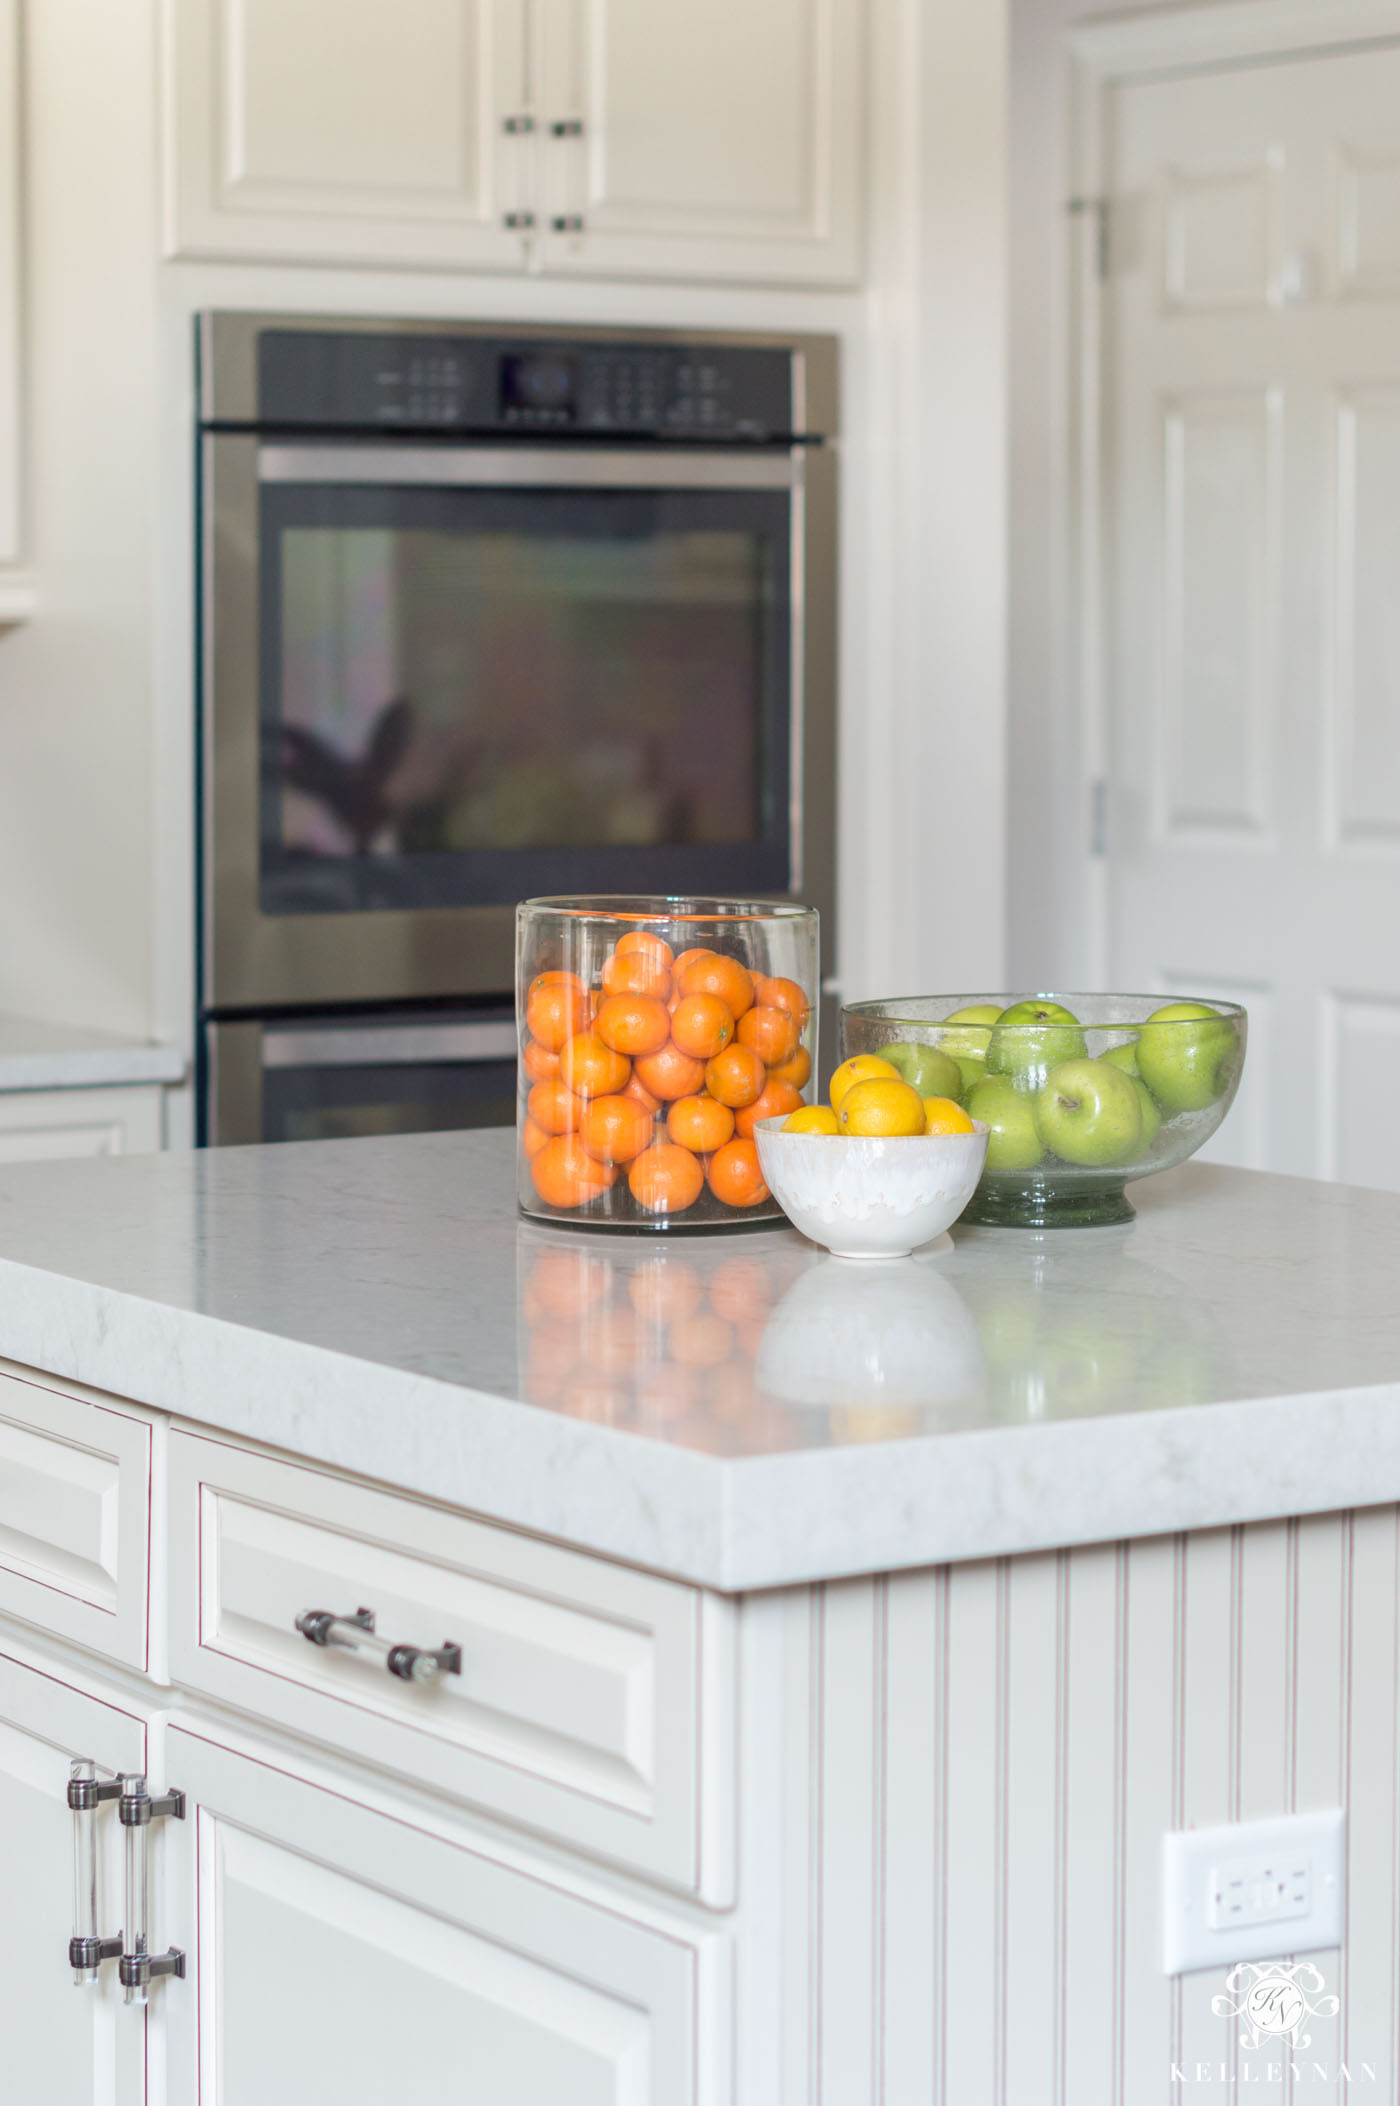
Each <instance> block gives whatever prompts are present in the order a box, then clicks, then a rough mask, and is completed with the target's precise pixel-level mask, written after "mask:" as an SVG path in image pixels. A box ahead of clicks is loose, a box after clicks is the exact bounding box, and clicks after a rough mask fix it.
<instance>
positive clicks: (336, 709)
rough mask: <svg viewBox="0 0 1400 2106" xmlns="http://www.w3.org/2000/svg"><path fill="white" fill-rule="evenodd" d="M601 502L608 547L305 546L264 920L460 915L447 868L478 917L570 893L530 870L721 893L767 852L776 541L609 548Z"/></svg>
mask: <svg viewBox="0 0 1400 2106" xmlns="http://www.w3.org/2000/svg"><path fill="white" fill-rule="evenodd" d="M614 502H615V503H618V504H619V506H620V507H621V508H625V507H626V506H627V505H628V504H629V503H632V504H635V503H636V500H635V499H629V498H626V497H624V498H622V499H620V500H614ZM588 503H589V509H590V520H589V531H587V532H577V531H576V532H559V531H555V532H550V531H547V530H521V529H520V528H519V527H518V526H515V527H512V526H511V525H510V524H509V523H507V522H505V521H502V522H501V523H499V524H497V525H494V526H491V527H488V526H485V525H483V526H481V527H478V528H476V529H475V530H471V531H444V530H442V529H441V528H440V527H436V526H433V525H430V524H426V523H423V524H403V525H384V524H368V523H365V524H358V523H353V522H351V521H347V520H343V519H342V520H340V521H337V522H335V523H311V522H306V523H291V522H288V523H286V524H285V525H283V527H282V529H281V532H280V535H279V538H278V550H279V561H278V564H277V589H276V593H275V601H276V610H275V611H276V627H275V634H274V635H272V636H271V637H265V640H264V641H265V659H266V658H268V657H272V656H274V654H275V679H274V681H272V682H270V683H269V684H268V685H269V686H270V687H271V689H272V690H273V693H274V695H275V700H276V710H275V715H274V716H272V718H271V719H270V720H268V719H267V718H266V717H265V722H264V764H263V820H262V836H263V877H264V885H263V890H264V907H265V910H267V909H269V908H270V909H271V910H272V911H278V909H279V908H280V909H281V911H291V912H296V911H307V910H308V909H309V910H311V911H316V910H317V908H318V907H319V908H320V909H321V910H322V911H326V910H330V911H333V910H334V908H335V907H336V905H338V904H340V903H341V896H342V895H343V896H344V904H345V905H346V906H347V907H350V906H359V907H363V906H365V905H369V904H373V903H376V902H377V903H381V904H384V905H392V904H400V903H403V904H431V903H433V902H434V900H435V899H439V898H440V900H441V903H442V904H451V903H454V902H453V901H452V899H451V898H449V897H447V896H444V895H442V894H441V890H440V889H439V891H438V892H435V891H434V889H433V873H434V872H436V876H437V878H438V879H439V880H440V881H441V884H442V885H445V886H446V887H447V888H448V891H449V892H450V890H451V888H452V886H453V885H454V884H455V883H457V882H459V881H460V880H461V877H462V873H463V872H464V871H466V872H469V873H471V874H472V876H473V881H474V883H475V886H476V890H477V896H480V893H481V889H482V886H483V885H485V886H486V887H487V888H488V889H495V890H496V891H497V893H498V895H499V896H502V897H518V896H521V892H522V890H525V891H528V890H531V889H551V885H550V882H549V880H548V879H545V881H544V882H542V883H539V884H536V883H535V882H534V880H533V878H532V877H531V876H530V875H529V874H528V873H527V872H526V865H527V864H528V863H529V862H530V860H531V859H533V860H534V862H535V863H536V864H537V865H538V864H539V863H540V858H541V857H546V858H549V857H555V856H558V855H564V856H570V855H572V856H574V857H579V856H583V857H585V858H588V857H592V858H594V859H595V860H596V858H597V857H598V856H599V855H601V856H603V857H604V858H607V857H609V856H613V857H615V856H617V855H619V854H623V853H624V852H627V851H631V852H633V853H634V854H637V853H640V854H642V855H646V854H647V853H648V852H651V853H652V854H663V853H665V852H671V853H674V852H675V851H677V850H681V851H685V850H697V851H703V850H708V851H709V852H710V855H711V858H712V859H713V860H714V862H715V867H716V871H717V873H718V871H719V870H720V869H721V868H722V867H723V858H724V854H725V852H726V851H728V852H730V853H734V852H737V851H738V850H740V848H741V847H742V846H744V845H748V846H750V847H751V846H752V845H753V844H755V843H757V842H759V841H760V840H761V838H762V836H763V835H764V833H765V831H766V830H768V827H769V820H770V818H771V807H772V804H773V793H774V783H773V780H772V777H773V769H772V765H771V749H772V747H773V744H774V738H775V731H776V727H775V726H774V724H773V723H772V721H771V719H772V717H773V709H772V692H773V690H774V686H775V671H776V656H777V654H776V652H775V643H777V642H778V630H779V628H780V626H781V624H780V621H779V616H778V610H779V608H780V607H781V604H782V595H783V592H784V591H785V586H784V585H783V583H782V581H780V580H779V579H777V578H776V577H775V574H774V555H773V548H774V541H773V537H772V536H771V535H770V534H768V533H765V532H763V531H761V530H755V529H754V528H752V527H745V526H743V525H740V524H738V523H734V524H728V525H721V524H718V523H716V524H714V525H701V524H697V523H690V524H688V525H685V524H680V523H677V524H675V525H671V526H667V525H663V524H659V523H658V522H656V521H655V520H653V521H652V523H651V530H650V531H648V532H645V533H641V534H639V533H636V532H635V531H633V532H628V531H614V532H611V533H609V532H606V531H600V528H601V527H602V525H603V521H602V520H600V519H599V517H598V512H599V509H600V507H603V508H604V509H606V503H607V500H605V499H600V498H598V497H596V496H593V497H590V499H589V500H588ZM628 524H629V522H628V521H627V519H626V517H625V511H624V516H623V517H622V518H620V519H619V520H618V522H617V525H618V527H619V528H622V529H625V528H626V526H627V525H628ZM268 611H271V610H268ZM268 670H269V671H272V670H273V666H271V665H269V668H268ZM265 692H266V690H265ZM783 728H784V729H785V727H783ZM503 859H504V860H503ZM347 865H354V866H355V869H356V873H357V874H356V876H355V879H354V883H353V886H352V887H351V888H350V891H352V892H353V894H354V897H353V898H352V897H351V896H350V894H349V892H347V890H346V887H345V886H344V885H343V884H340V883H339V882H338V880H337V875H336V872H337V866H340V867H342V869H343V867H344V866H347ZM371 865H372V866H375V868H371V867H370V866H371ZM621 867H623V866H619V868H621ZM540 868H541V874H542V876H543V866H542V865H540ZM376 869H377V875H376ZM415 871H416V873H417V875H416V876H415V874H414V873H415ZM454 871H455V872H456V874H457V875H456V877H455V878H454V876H453V872H454ZM513 871H520V872H521V873H522V875H521V877H516V876H514V875H513ZM559 874H560V873H558V872H551V874H550V875H551V876H552V877H553V876H557V875H559ZM582 874H583V873H582V871H581V875H582ZM599 874H601V871H600V873H599ZM667 889H670V888H669V887H668V888H667ZM367 892H368V893H369V894H370V895H372V897H366V893H367ZM269 893H270V895H271V896H269Z"/></svg>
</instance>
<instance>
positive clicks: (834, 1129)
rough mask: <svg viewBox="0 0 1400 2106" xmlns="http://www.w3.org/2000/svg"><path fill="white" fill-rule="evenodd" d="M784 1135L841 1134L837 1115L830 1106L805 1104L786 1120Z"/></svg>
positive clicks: (782, 1127)
mask: <svg viewBox="0 0 1400 2106" xmlns="http://www.w3.org/2000/svg"><path fill="white" fill-rule="evenodd" d="M779 1130H780V1131H781V1132H782V1133H840V1131H841V1129H840V1127H839V1126H838V1125H837V1123H836V1114H835V1112H834V1111H833V1110H832V1109H831V1106H830V1105H829V1104H804V1105H803V1106H802V1108H801V1110H800V1111H795V1112H793V1113H792V1114H791V1115H790V1116H789V1117H788V1118H786V1119H784V1121H783V1123H782V1126H781V1128H780V1129H779Z"/></svg>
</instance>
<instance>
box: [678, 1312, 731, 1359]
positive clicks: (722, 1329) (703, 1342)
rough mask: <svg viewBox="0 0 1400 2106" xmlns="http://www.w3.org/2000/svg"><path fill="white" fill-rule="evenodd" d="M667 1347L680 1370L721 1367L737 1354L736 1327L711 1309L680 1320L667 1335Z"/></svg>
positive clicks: (679, 1318)
mask: <svg viewBox="0 0 1400 2106" xmlns="http://www.w3.org/2000/svg"><path fill="white" fill-rule="evenodd" d="M666 1346H667V1350H668V1352H669V1353H670V1356H671V1358H672V1360H673V1361H674V1362H675V1363H676V1365H677V1366H678V1367H719V1366H720V1365H721V1364H722V1362H724V1361H726V1360H727V1359H728V1358H729V1355H730V1354H731V1352H732V1351H733V1350H734V1327H733V1325H732V1324H727V1323H726V1322H725V1320H724V1318H723V1317H722V1316H716V1315H715V1313H714V1311H713V1310H712V1309H698V1310H697V1311H696V1313H695V1315H694V1316H681V1317H677V1319H676V1321H675V1323H673V1324H672V1326H671V1328H670V1330H669V1331H668V1332H667V1333H666Z"/></svg>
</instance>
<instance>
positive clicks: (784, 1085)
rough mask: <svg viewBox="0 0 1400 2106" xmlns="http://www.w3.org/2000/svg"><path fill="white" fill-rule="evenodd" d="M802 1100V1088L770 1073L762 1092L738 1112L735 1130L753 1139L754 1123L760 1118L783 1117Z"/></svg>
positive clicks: (793, 1109)
mask: <svg viewBox="0 0 1400 2106" xmlns="http://www.w3.org/2000/svg"><path fill="white" fill-rule="evenodd" d="M801 1102H802V1093H801V1091H800V1090H795V1089H794V1088H793V1086H792V1084H791V1083H790V1082H775V1081H774V1080H773V1077H772V1076H771V1075H770V1076H769V1077H768V1080H767V1082H766V1083H765V1084H764V1086H763V1091H762V1094H761V1095H760V1096H757V1097H755V1098H754V1100H753V1103H752V1104H746V1105H745V1106H744V1108H743V1110H742V1111H740V1112H739V1113H737V1114H736V1116H735V1120H734V1130H735V1132H736V1133H737V1134H738V1135H739V1136H740V1138H741V1139H742V1140H745V1141H751V1140H752V1139H753V1130H754V1125H755V1123H756V1122H757V1121H758V1120H759V1119H779V1118H783V1117H785V1116H786V1115H787V1113H788V1112H795V1111H796V1110H797V1107H798V1106H799V1104H801Z"/></svg>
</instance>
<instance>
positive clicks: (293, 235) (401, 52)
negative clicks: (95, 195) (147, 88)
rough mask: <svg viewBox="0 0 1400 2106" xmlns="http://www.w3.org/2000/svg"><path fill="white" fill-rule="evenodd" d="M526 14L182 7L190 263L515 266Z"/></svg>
mask: <svg viewBox="0 0 1400 2106" xmlns="http://www.w3.org/2000/svg"><path fill="white" fill-rule="evenodd" d="M524 24H525V18H524V13H523V10H522V6H521V0H393V5H392V6H385V4H384V0H167V9H166V25H167V37H168V47H169V49H168V56H169V67H168V75H167V78H168V100H167V106H166V127H167V134H168V136H167V140H166V152H167V188H168V211H169V217H170V226H169V230H168V231H169V246H170V248H171V250H172V252H173V253H174V254H176V255H180V256H243V257H249V258H272V259H276V258H288V259H300V260H302V261H305V262H309V263H319V262H325V263H364V264H402V265H411V266H415V267H417V266H426V267H429V268H432V267H434V266H436V267H441V266H443V265H458V266H475V267H479V268H491V267H493V266H494V267H501V266H510V265H514V264H515V263H516V262H517V261H518V258H519V237H518V235H516V234H515V233H514V232H513V231H512V230H511V229H510V228H509V227H508V226H507V225H506V220H507V218H508V216H509V215H510V214H511V213H512V211H513V209H514V206H515V203H516V200H515V198H514V197H513V195H512V192H511V185H512V183H513V182H515V183H519V182H520V181H522V180H523V178H524V176H525V174H526V166H525V151H524V148H525V146H528V141H525V142H524V144H523V145H522V144H521V143H517V139H516V135H515V134H513V133H507V132H506V131H505V129H504V125H505V120H506V119H507V118H508V117H509V116H510V115H511V114H513V112H514V111H515V110H516V108H517V107H518V106H519V105H520V104H521V102H522V99H523V97H524V93H525V79H526V71H525V36H524Z"/></svg>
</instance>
